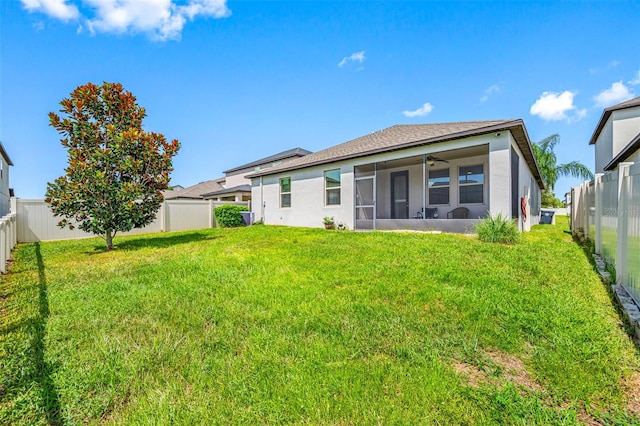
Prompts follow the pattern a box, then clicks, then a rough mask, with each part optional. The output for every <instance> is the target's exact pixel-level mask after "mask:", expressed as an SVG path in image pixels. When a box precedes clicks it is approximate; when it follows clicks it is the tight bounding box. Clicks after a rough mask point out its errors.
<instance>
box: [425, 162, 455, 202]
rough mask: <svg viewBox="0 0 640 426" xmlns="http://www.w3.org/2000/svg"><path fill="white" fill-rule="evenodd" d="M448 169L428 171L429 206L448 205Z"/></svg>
mask: <svg viewBox="0 0 640 426" xmlns="http://www.w3.org/2000/svg"><path fill="white" fill-rule="evenodd" d="M449 185H450V181H449V169H440V170H429V205H438V204H449Z"/></svg>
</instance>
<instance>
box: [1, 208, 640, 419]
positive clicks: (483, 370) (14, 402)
mask: <svg viewBox="0 0 640 426" xmlns="http://www.w3.org/2000/svg"><path fill="white" fill-rule="evenodd" d="M115 242H116V247H117V250H115V251H113V252H108V253H107V252H103V251H102V243H101V241H100V240H97V239H95V240H94V239H89V240H79V241H65V242H51V243H36V244H25V245H20V246H18V247H17V249H16V252H15V263H14V265H13V266H12V269H11V273H10V274H9V275H8V276H5V277H3V279H2V302H1V303H2V305H1V306H2V307H1V309H2V328H1V332H0V339H1V340H0V364H1V365H2V376H1V382H0V397H1V399H0V423H24V424H48V423H65V424H77V423H88V424H100V423H107V424H111V423H113V424H139V423H150V424H166V423H170V422H174V423H179V424H229V423H232V424H255V423H304V424H379V423H384V424H389V423H391V424H394V423H396V424H420V423H422V424H425V423H426V424H433V423H441V424H495V423H504V424H558V423H563V424H577V423H582V422H585V421H590V420H593V419H596V420H599V421H610V422H613V423H622V424H625V423H634V422H639V421H640V420H639V417H638V413H636V412H635V411H636V409H635V408H634V406H633V405H630V404H628V398H629V395H630V394H632V393H633V391H634V389H630V388H629V386H628V383H634V378H635V377H636V376H635V375H636V374H637V373H636V371H637V369H638V366H639V365H638V364H639V363H638V356H637V352H636V349H635V347H634V346H633V344H632V342H631V341H630V339H629V337H628V335H627V334H626V333H625V330H624V327H623V325H622V324H621V322H620V319H619V316H618V314H617V313H616V310H615V308H614V307H613V306H612V304H611V301H610V298H609V296H608V294H607V292H606V288H605V286H604V285H603V284H602V283H601V282H600V281H599V279H598V277H597V275H596V274H595V272H594V270H593V267H592V266H591V264H590V263H589V260H588V258H587V256H586V255H585V253H584V252H583V251H582V249H581V248H580V247H579V246H578V245H576V244H575V243H574V242H573V241H572V240H571V237H570V235H569V234H568V233H567V232H566V222H563V221H562V220H561V221H560V224H559V225H558V226H555V227H553V226H539V227H535V228H534V230H533V231H532V232H531V233H528V234H526V235H524V238H523V240H522V242H521V243H520V244H517V245H514V246H507V245H499V244H485V243H481V242H479V241H478V240H477V239H475V238H470V237H467V236H459V235H447V234H441V235H428V234H413V233H380V232H369V233H354V232H335V231H325V230H318V229H295V228H281V227H267V226H254V227H250V228H239V229H221V230H218V229H212V230H204V231H197V232H184V233H171V234H153V235H146V236H136V237H122V238H117V239H116V241H115ZM635 382H636V383H637V381H635ZM635 391H636V392H637V391H638V390H637V389H635Z"/></svg>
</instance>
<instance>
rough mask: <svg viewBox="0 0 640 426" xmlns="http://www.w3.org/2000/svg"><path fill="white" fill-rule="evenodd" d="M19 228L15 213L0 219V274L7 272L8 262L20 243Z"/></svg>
mask: <svg viewBox="0 0 640 426" xmlns="http://www.w3.org/2000/svg"><path fill="white" fill-rule="evenodd" d="M17 228H18V227H17V222H16V214H15V213H9V214H8V215H6V216H3V217H2V218H0V272H2V273H3V274H4V273H5V272H7V260H8V259H9V258H10V257H11V250H13V248H14V247H15V246H16V243H17V241H18V232H17Z"/></svg>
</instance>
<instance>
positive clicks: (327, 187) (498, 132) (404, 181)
mask: <svg viewBox="0 0 640 426" xmlns="http://www.w3.org/2000/svg"><path fill="white" fill-rule="evenodd" d="M249 177H251V179H252V194H251V197H252V201H253V202H252V210H253V212H254V213H255V219H256V220H263V221H264V222H265V223H267V224H279V225H289V226H306V227H322V226H323V220H322V219H323V217H325V216H329V217H334V218H335V220H336V221H338V222H342V223H344V224H345V225H347V226H348V227H350V228H352V229H356V230H360V229H441V230H446V231H450V232H465V231H466V230H470V229H473V225H474V224H475V223H476V222H477V220H478V218H480V217H483V216H485V215H486V214H487V213H488V212H491V213H492V214H494V215H495V214H497V213H502V214H503V215H506V216H508V217H513V218H517V219H518V226H519V228H520V229H522V230H529V228H530V226H531V224H536V223H538V221H539V207H540V194H541V191H542V189H543V188H544V184H543V182H542V178H541V176H540V172H539V170H538V167H537V164H536V161H535V158H534V156H533V152H532V150H531V142H530V140H529V136H528V134H527V130H526V128H525V126H524V123H523V121H522V120H494V121H474V122H461V123H441V124H416V125H397V126H393V127H389V128H387V129H384V130H380V131H377V132H374V133H372V134H369V135H366V136H363V137H360V138H357V139H354V140H352V141H349V142H345V143H343V144H340V145H336V146H334V147H331V148H328V149H325V150H322V151H318V152H316V153H313V154H309V155H306V156H304V157H301V158H298V159H296V160H292V161H291V162H289V163H286V164H282V165H279V166H275V167H271V168H269V169H264V170H259V171H257V172H255V173H253V174H251V175H250V176H249ZM521 203H522V204H524V208H523V207H521ZM522 210H525V211H526V213H527V215H526V218H525V217H524V215H523V214H522ZM436 212H437V213H436ZM436 216H437V217H436Z"/></svg>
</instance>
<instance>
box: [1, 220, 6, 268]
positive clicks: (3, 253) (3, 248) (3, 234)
mask: <svg viewBox="0 0 640 426" xmlns="http://www.w3.org/2000/svg"><path fill="white" fill-rule="evenodd" d="M7 246H8V244H7V221H6V219H5V218H2V219H0V272H2V273H3V274H4V273H5V272H7Z"/></svg>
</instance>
